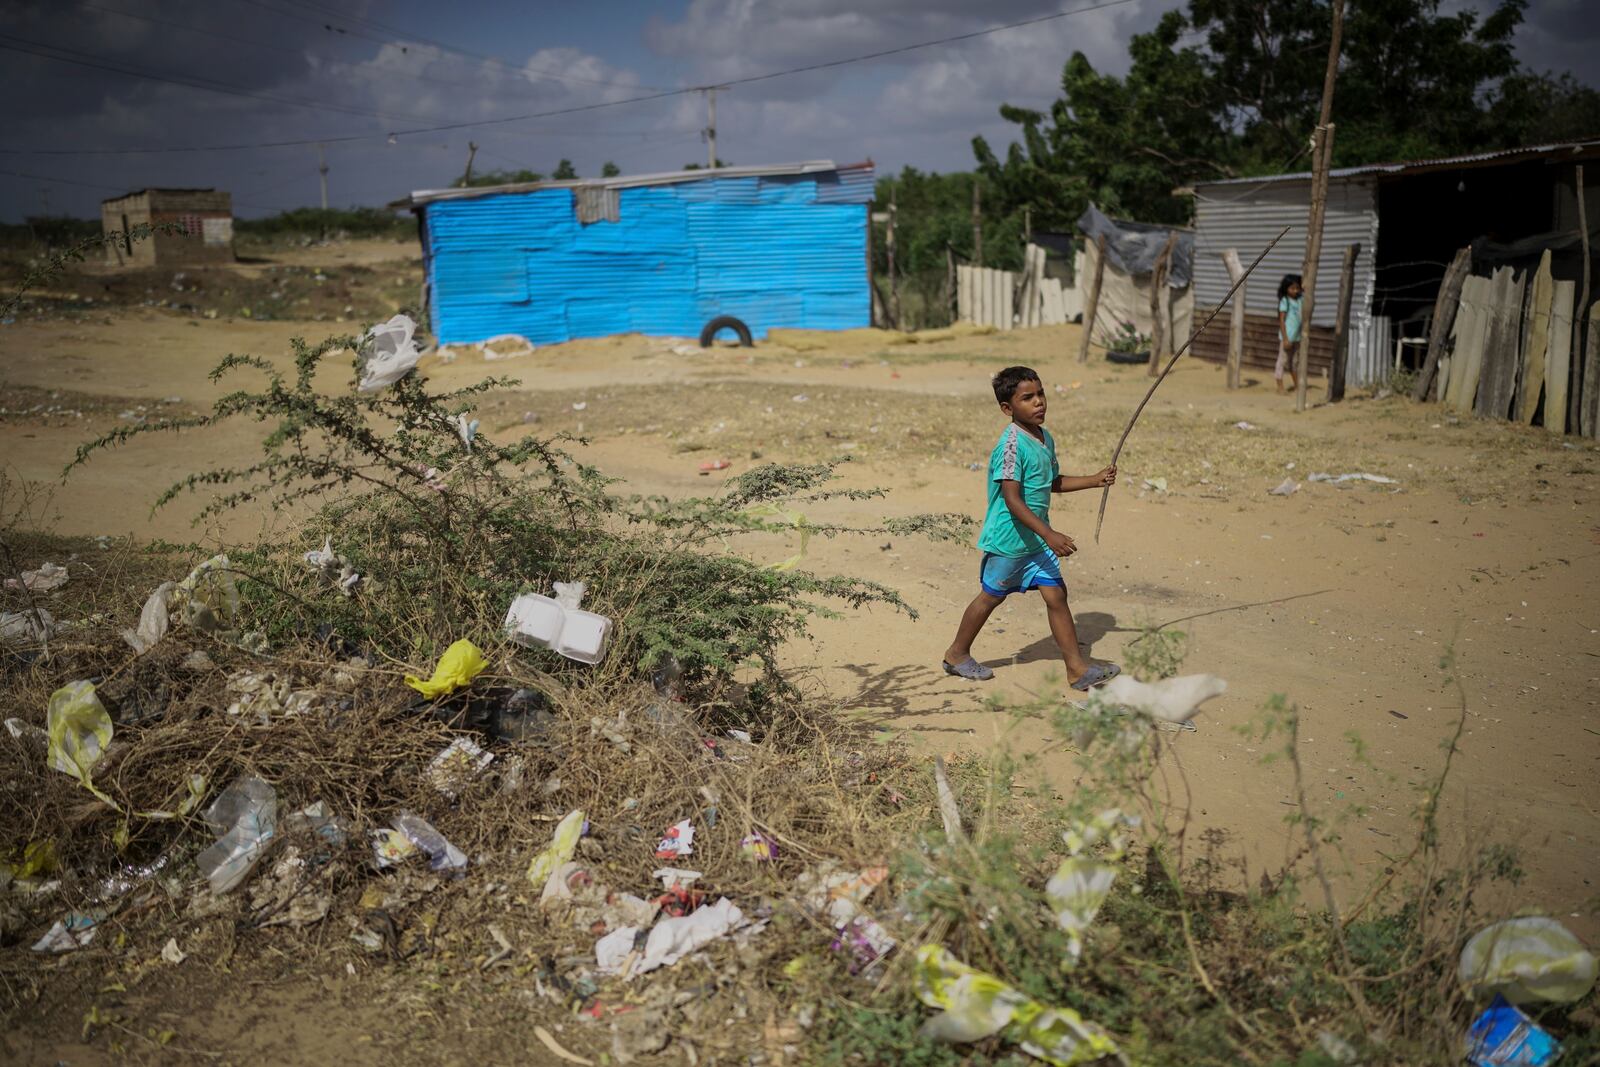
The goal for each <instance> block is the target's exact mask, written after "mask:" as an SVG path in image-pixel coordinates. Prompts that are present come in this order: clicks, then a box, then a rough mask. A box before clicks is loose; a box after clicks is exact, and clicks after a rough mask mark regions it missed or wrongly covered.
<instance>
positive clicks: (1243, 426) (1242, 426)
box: [1233, 419, 1256, 430]
mask: <svg viewBox="0 0 1600 1067" xmlns="http://www.w3.org/2000/svg"><path fill="white" fill-rule="evenodd" d="M1233 428H1234V429H1236V430H1253V429H1255V428H1256V424H1255V423H1253V422H1245V421H1244V420H1243V419H1241V420H1239V421H1238V422H1236V423H1234V424H1233Z"/></svg>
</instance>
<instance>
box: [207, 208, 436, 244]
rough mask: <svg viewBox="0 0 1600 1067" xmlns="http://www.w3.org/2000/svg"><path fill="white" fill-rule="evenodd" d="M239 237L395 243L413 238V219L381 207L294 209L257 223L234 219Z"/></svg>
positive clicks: (414, 234)
mask: <svg viewBox="0 0 1600 1067" xmlns="http://www.w3.org/2000/svg"><path fill="white" fill-rule="evenodd" d="M233 229H234V232H235V233H237V234H239V235H240V236H241V237H259V238H274V237H302V236H303V237H334V236H343V237H390V238H393V239H395V240H397V241H399V240H405V239H407V238H413V237H415V236H416V235H417V220H416V216H414V215H409V214H407V215H399V214H396V213H395V212H393V211H391V210H389V209H388V208H384V207H355V208H328V209H327V210H323V209H322V208H314V207H297V208H295V209H294V210H292V211H284V212H280V213H279V214H277V215H268V216H267V217H265V218H260V219H235V220H234V223H233Z"/></svg>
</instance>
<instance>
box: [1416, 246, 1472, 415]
mask: <svg viewBox="0 0 1600 1067" xmlns="http://www.w3.org/2000/svg"><path fill="white" fill-rule="evenodd" d="M1471 269H1472V249H1471V247H1470V246H1469V247H1467V248H1462V249H1459V250H1457V252H1456V255H1455V258H1454V259H1452V260H1451V261H1450V267H1449V269H1447V270H1446V271H1445V272H1444V281H1442V282H1440V283H1439V296H1438V299H1436V300H1435V301H1434V302H1433V322H1432V324H1431V325H1430V326H1429V327H1428V351H1427V355H1426V356H1424V357H1423V360H1422V369H1421V370H1420V371H1418V372H1417V384H1416V385H1414V386H1412V388H1411V399H1412V400H1422V399H1423V398H1424V397H1426V396H1427V395H1428V388H1429V387H1430V386H1431V385H1432V384H1433V376H1434V374H1435V373H1437V372H1438V369H1439V359H1440V357H1441V356H1443V355H1444V342H1445V338H1447V337H1449V336H1450V328H1451V327H1452V326H1454V325H1455V321H1456V311H1457V309H1458V308H1460V307H1461V283H1462V282H1464V281H1466V280H1467V272H1468V271H1470V270H1471Z"/></svg>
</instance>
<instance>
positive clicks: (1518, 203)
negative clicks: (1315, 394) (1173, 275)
mask: <svg viewBox="0 0 1600 1067" xmlns="http://www.w3.org/2000/svg"><path fill="white" fill-rule="evenodd" d="M1597 156H1600V141H1595V140H1588V141H1578V142H1567V143H1562V144H1552V145H1535V146H1530V147H1527V148H1518V149H1510V150H1506V151H1500V152H1485V153H1480V154H1476V155H1468V156H1454V157H1449V158H1444V159H1429V160H1416V161H1412V162H1405V163H1375V164H1370V165H1367V166H1360V167H1345V168H1339V169H1335V170H1333V171H1331V172H1330V173H1329V176H1328V209H1327V216H1326V222H1325V227H1324V230H1323V238H1322V258H1321V260H1320V261H1319V263H1318V266H1317V292H1316V306H1315V309H1314V312H1313V316H1314V317H1313V321H1312V326H1311V331H1310V342H1311V345H1310V352H1309V357H1310V362H1311V367H1312V371H1313V373H1314V374H1326V373H1327V369H1328V366H1329V363H1330V360H1331V357H1332V351H1333V329H1332V327H1333V321H1334V316H1335V314H1336V312H1337V309H1338V297H1339V274H1340V269H1341V266H1342V263H1343V260H1344V252H1345V248H1346V247H1347V246H1348V245H1351V244H1355V243H1359V244H1360V245H1361V251H1360V254H1359V256H1358V257H1357V259H1356V269H1355V287H1354V291H1353V295H1352V299H1351V314H1350V334H1351V336H1350V354H1349V361H1348V363H1347V365H1346V375H1347V381H1348V382H1349V383H1350V384H1352V385H1365V384H1372V383H1375V382H1379V381H1382V380H1384V378H1385V377H1386V376H1387V375H1388V373H1389V371H1390V369H1391V368H1392V367H1393V366H1394V363H1395V359H1396V355H1395V351H1396V342H1397V341H1399V340H1401V339H1402V338H1415V337H1418V336H1425V335H1426V333H1427V329H1426V325H1427V322H1428V319H1429V317H1430V315H1431V313H1432V310H1433V305H1434V301H1435V299H1436V297H1437V296H1438V292H1439V286H1440V283H1441V281H1442V280H1443V278H1444V273H1445V268H1446V267H1447V266H1449V263H1450V260H1451V257H1452V256H1453V255H1454V254H1455V251H1456V250H1457V249H1458V248H1462V247H1465V246H1467V245H1470V244H1473V243H1474V242H1475V241H1481V240H1484V239H1488V240H1492V241H1498V242H1509V241H1515V240H1519V239H1522V238H1526V237H1530V236H1533V235H1536V234H1541V233H1546V232H1550V231H1556V230H1561V229H1563V228H1566V229H1570V228H1572V227H1573V226H1574V225H1575V218H1574V216H1575V210H1574V205H1575V203H1576V199H1575V194H1574V191H1573V188H1574V187H1573V167H1572V164H1574V163H1578V162H1583V161H1584V160H1586V159H1587V160H1593V159H1595V158H1596V157H1597ZM1594 184H1595V183H1593V182H1592V183H1591V184H1590V187H1589V195H1590V196H1591V197H1592V196H1594V192H1595V191H1594ZM1190 191H1192V193H1193V195H1194V201H1195V257H1194V289H1195V314H1196V317H1197V319H1203V318H1204V316H1205V315H1206V314H1208V313H1209V312H1210V310H1211V309H1212V308H1214V307H1215V306H1216V304H1217V302H1218V301H1219V300H1221V299H1222V297H1223V295H1224V294H1226V293H1227V291H1228V286H1229V281H1228V272H1227V270H1226V268H1225V267H1224V266H1223V262H1222V252H1223V250H1224V249H1228V248H1233V249H1237V250H1238V253H1239V256H1240V258H1241V259H1242V260H1243V261H1244V262H1246V263H1249V262H1250V260H1252V259H1253V258H1254V257H1255V256H1256V254H1257V253H1258V252H1259V251H1260V250H1261V249H1262V248H1264V247H1266V245H1267V242H1269V241H1271V240H1272V238H1273V237H1275V236H1276V235H1277V234H1278V231H1280V230H1281V229H1283V227H1285V226H1289V227H1292V228H1291V230H1290V232H1289V235H1288V236H1287V237H1285V238H1284V239H1283V241H1281V242H1280V243H1279V244H1278V247H1277V248H1275V249H1274V250H1273V252H1272V254H1271V255H1269V256H1268V257H1267V258H1266V260H1265V261H1264V262H1263V263H1262V265H1261V266H1260V267H1259V268H1258V269H1257V270H1256V272H1255V273H1254V274H1253V275H1251V276H1250V281H1249V282H1248V283H1247V299H1246V301H1245V308H1246V312H1247V315H1246V323H1245V352H1244V364H1245V365H1246V366H1248V367H1254V368H1257V369H1262V370H1270V369H1271V367H1272V364H1273V362H1274V360H1275V359H1276V358H1277V328H1278V327H1277V321H1278V312H1277V286H1278V280H1279V279H1280V278H1281V277H1282V276H1283V275H1285V274H1298V273H1300V270H1301V267H1302V265H1303V259H1304V254H1305V227H1306V219H1307V215H1308V214H1309V211H1310V203H1311V175H1310V174H1309V173H1299V174H1278V175H1271V176H1268V177H1261V178H1234V179H1228V180H1224V181H1214V182H1197V183H1195V185H1194V186H1193V187H1192V190H1190ZM1593 217H1594V215H1593V207H1591V225H1593V221H1592V220H1593ZM1225 320H1226V316H1223V317H1222V318H1219V320H1218V322H1217V323H1214V324H1213V326H1212V328H1211V329H1210V330H1207V331H1206V333H1205V334H1204V335H1203V336H1202V337H1200V338H1197V339H1196V341H1195V345H1194V351H1195V354H1196V355H1199V356H1200V357H1201V358H1204V359H1211V360H1216V361H1218V362H1223V361H1225V360H1226V359H1227V349H1228V330H1227V328H1226V324H1225ZM1219 325H1220V326H1221V328H1220V329H1219V328H1218V327H1219ZM1419 357H1420V347H1419V346H1413V345H1408V346H1405V347H1404V348H1403V349H1402V350H1401V353H1400V358H1401V362H1402V365H1405V366H1411V365H1414V363H1415V361H1416V360H1417V359H1418V358H1419Z"/></svg>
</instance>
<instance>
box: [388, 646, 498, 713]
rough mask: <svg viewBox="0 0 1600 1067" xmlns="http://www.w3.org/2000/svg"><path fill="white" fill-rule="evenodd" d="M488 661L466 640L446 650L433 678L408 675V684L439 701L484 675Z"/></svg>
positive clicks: (431, 698) (476, 647)
mask: <svg viewBox="0 0 1600 1067" xmlns="http://www.w3.org/2000/svg"><path fill="white" fill-rule="evenodd" d="M487 666H489V664H488V661H487V660H485V659H484V658H483V653H482V652H480V651H479V650H478V646H477V645H475V644H473V643H472V642H471V641H468V640H467V639H466V638H462V639H461V640H459V641H457V642H455V644H453V645H451V646H450V647H449V648H447V649H445V650H444V655H443V656H440V657H439V664H438V666H436V667H434V669H433V677H432V678H429V679H428V680H427V681H423V680H422V679H421V678H418V677H417V676H416V675H412V674H408V675H406V684H407V685H409V686H410V687H411V688H413V689H415V690H416V691H417V692H419V693H421V694H422V695H423V696H425V697H427V698H428V699H429V700H437V699H438V698H439V697H441V696H444V695H445V694H447V693H453V692H455V691H456V690H457V689H459V688H461V687H462V686H464V685H468V684H470V683H471V682H472V679H474V678H476V677H477V676H478V675H480V674H482V673H483V670H484V668H485V667H487Z"/></svg>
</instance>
